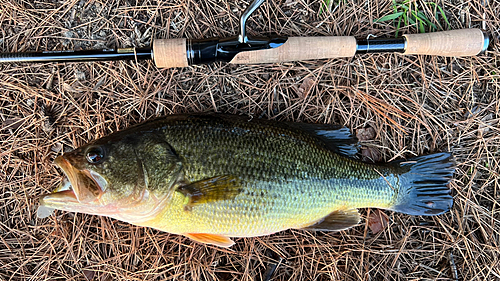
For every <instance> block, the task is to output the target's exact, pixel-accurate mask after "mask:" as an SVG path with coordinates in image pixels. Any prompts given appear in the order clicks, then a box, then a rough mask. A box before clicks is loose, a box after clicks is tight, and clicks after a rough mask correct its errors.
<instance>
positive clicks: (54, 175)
mask: <svg viewBox="0 0 500 281" xmlns="http://www.w3.org/2000/svg"><path fill="white" fill-rule="evenodd" d="M437 3H438V4H439V5H441V6H442V7H443V8H444V9H445V10H446V12H447V15H448V18H449V21H450V23H451V27H450V28H451V29H458V28H467V27H482V26H483V25H484V27H485V28H486V29H487V30H488V31H489V32H490V33H492V38H493V42H492V48H491V49H492V50H491V51H490V52H488V53H487V54H486V55H483V56H479V57H472V58H440V57H429V56H409V57H404V56H401V55H397V54H384V55H381V54H374V55H362V56H357V57H355V58H352V59H335V60H321V61H313V62H296V63H283V64H274V65H249V66H245V65H241V66H231V65H227V64H224V63H215V64H210V65H205V66H195V67H188V68H185V69H171V70H161V69H156V68H155V66H154V65H153V64H152V63H151V62H140V63H136V62H130V61H125V62H103V63H67V64H41V65H35V64H33V65H27V64H17V65H0V89H1V95H0V118H1V122H2V125H1V129H0V145H1V150H0V156H1V170H0V180H1V183H0V184H1V185H0V206H1V207H0V279H4V280H49V279H50V280H174V279H182V280H183V279H186V280H254V279H255V280H261V279H263V277H264V275H265V274H266V269H268V268H269V267H272V266H273V265H277V270H276V272H275V273H274V275H273V277H272V280H330V279H335V280H428V279H429V280H431V279H432V280H499V279H500V248H499V241H500V205H499V203H498V202H499V198H500V189H499V188H500V182H499V173H500V164H499V161H500V151H499V145H500V137H499V136H500V84H499V82H498V81H499V73H500V71H499V69H498V61H497V59H498V51H499V50H498V47H499V45H498V40H497V38H498V36H499V33H498V32H499V28H498V27H499V26H500V22H499V16H498V15H499V14H500V3H499V2H498V1H493V0H491V1H489V2H488V1H480V0H471V1H451V3H450V2H448V1H438V2H437ZM483 3H487V4H485V5H484V6H483ZM246 4H248V3H247V2H244V1H237V3H234V2H233V1H225V0H224V1H214V0H208V1H193V0H175V1H150V0H144V1H125V0H111V1H103V0H90V1H78V0H74V1H49V0H45V1H36V2H32V1H28V0H6V1H2V2H1V3H0V31H1V41H0V50H1V51H3V52H7V51H28V50H30V51H33V50H61V49H74V48H76V49H78V48H98V47H103V46H109V47H115V46H117V47H124V46H131V45H144V44H146V45H147V44H149V43H150V40H151V36H152V37H155V38H177V37H189V38H206V37H211V36H219V37H227V36H232V35H235V34H236V32H237V30H238V15H239V14H240V13H241V11H242V10H243V9H244V7H245V5H246ZM318 10H319V1H317V0H311V1H305V0H297V1H284V0H282V1H267V3H265V4H264V5H263V7H262V8H260V9H259V10H258V11H257V12H256V15H255V16H253V17H252V18H251V20H250V22H249V31H250V33H251V34H262V35H267V34H272V33H278V34H280V35H285V36H314V35H319V36H321V35H355V36H357V37H361V38H362V37H366V36H367V35H368V34H374V35H377V36H388V37H391V36H393V35H394V33H395V29H394V27H393V26H391V25H390V24H376V23H373V21H374V20H375V19H377V18H380V17H382V16H383V15H386V14H388V13H391V6H390V1H379V0H373V1H341V4H340V5H338V6H335V5H334V8H333V11H332V12H331V13H325V14H323V15H321V16H318ZM403 31H404V32H407V33H410V32H411V33H414V32H415V31H416V29H415V28H414V27H406V28H404V29H403ZM70 37H71V38H70ZM81 73H84V77H82V74H81ZM77 76H78V77H79V78H78V79H77ZM82 78H83V79H82ZM201 111H218V112H225V113H234V114H245V115H253V116H256V117H264V118H273V119H278V120H293V121H307V122H319V123H340V124H344V125H346V126H348V127H350V128H352V129H353V130H356V129H358V128H363V127H373V128H374V129H375V131H376V132H377V136H376V139H375V140H374V141H372V142H371V143H369V144H368V145H371V146H373V147H376V148H378V149H379V150H380V151H381V153H382V155H383V157H384V159H385V160H390V159H393V158H396V157H401V156H410V155H418V154H423V153H426V152H432V151H440V150H452V151H453V152H454V153H455V155H456V161H457V164H458V171H457V175H456V180H455V181H454V182H453V184H452V188H453V190H454V194H455V206H454V208H453V210H452V212H450V213H448V214H445V215H442V216H439V217H411V216H406V215H401V214H395V213H392V212H387V214H388V215H389V217H390V222H389V227H388V228H387V229H385V230H384V231H382V232H380V233H377V234H373V233H372V232H371V231H370V230H369V228H368V227H367V226H366V224H361V225H360V226H358V227H356V228H354V229H351V230H349V231H344V232H340V233H321V232H319V233H311V232H306V231H299V230H290V231H285V232H281V233H277V234H274V235H270V236H265V237H258V238H251V239H236V242H237V243H236V245H235V246H233V247H232V248H231V249H220V248H216V247H211V246H204V245H200V244H197V243H194V242H192V241H190V240H188V239H185V238H183V237H180V236H176V235H171V234H168V233H162V232H159V231H155V230H151V229H148V228H141V227H136V226H131V225H129V224H127V223H123V222H120V221H116V220H112V219H108V218H102V217H97V216H89V215H82V214H73V213H65V212H56V215H55V216H51V217H49V218H47V219H43V220H41V219H37V218H36V208H37V196H39V195H41V194H45V193H47V192H49V191H51V190H52V189H53V188H54V187H55V186H56V185H57V183H58V181H59V180H60V179H61V173H60V171H58V170H57V169H56V168H55V167H54V166H53V165H52V160H53V159H54V158H55V157H56V156H57V155H60V154H61V152H62V151H65V150H70V149H73V148H75V147H77V146H79V145H82V144H84V143H85V142H87V141H90V140H93V139H96V138H99V137H102V136H104V135H106V134H109V133H111V132H114V131H116V130H118V129H123V128H125V127H127V126H128V125H130V124H135V123H138V122H140V121H143V120H146V119H149V118H152V117H154V116H158V115H166V114H171V113H182V112H201ZM369 212H370V210H365V211H364V215H365V217H367V216H368V215H369ZM280 257H281V259H280Z"/></svg>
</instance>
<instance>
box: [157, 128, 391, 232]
mask: <svg viewBox="0 0 500 281" xmlns="http://www.w3.org/2000/svg"><path fill="white" fill-rule="evenodd" d="M179 123H180V124H171V125H168V127H165V128H164V129H163V132H164V134H165V138H166V139H167V142H168V143H169V144H170V145H171V146H172V147H173V149H174V150H175V151H176V153H177V154H178V155H184V156H183V158H184V159H183V162H184V163H189V164H188V165H186V166H185V167H184V168H185V169H184V172H185V176H186V178H187V179H188V181H190V182H195V181H198V180H202V179H204V178H210V177H213V176H217V175H226V174H237V175H238V176H239V177H240V178H241V179H242V180H243V182H244V192H242V193H241V194H240V195H238V196H236V197H235V198H234V199H233V200H231V201H220V202H213V203H209V204H203V205H200V206H196V207H194V208H193V209H192V210H191V211H190V212H183V211H181V210H182V208H183V207H182V206H184V204H185V202H184V201H183V198H182V197H181V198H174V201H175V202H176V203H174V204H172V206H171V207H170V208H168V209H166V210H165V211H164V213H163V215H162V216H163V218H162V217H161V216H160V217H159V219H158V220H157V221H158V226H157V228H162V229H168V230H167V231H169V232H173V233H185V232H188V233H189V232H193V230H194V229H196V231H197V232H204V233H219V234H224V235H229V236H254V235H256V234H261V235H262V234H269V233H273V232H277V231H280V230H283V229H287V228H291V227H299V226H303V225H304V224H308V223H309V224H312V223H313V222H315V221H317V220H319V219H320V218H322V217H324V216H327V215H328V214H329V213H331V212H332V211H333V210H336V209H343V208H353V207H354V208H356V207H369V206H370V205H380V206H383V205H388V204H389V203H390V202H391V200H392V199H393V197H394V192H392V190H389V189H388V187H387V184H386V182H385V181H383V180H382V179H381V178H380V175H379V174H377V173H376V172H369V171H367V169H366V168H364V169H360V167H359V164H358V163H357V162H354V161H351V160H349V159H342V160H343V161H342V160H341V159H338V158H339V156H338V155H336V154H334V153H332V152H331V151H329V150H327V149H325V148H323V147H321V146H317V145H316V146H315V145H311V144H314V143H315V142H316V140H314V139H313V138H311V137H308V136H301V135H298V134H294V133H293V132H290V131H286V130H283V129H278V130H276V131H273V130H271V129H270V128H264V129H262V128H255V127H252V126H248V127H244V128H238V129H239V130H236V131H235V130H234V129H233V128H234V126H235V124H228V125H227V127H224V126H221V125H220V124H218V126H217V127H216V128H214V126H211V125H209V124H206V125H205V124H204V125H205V126H200V125H197V126H198V128H199V130H186V128H187V127H190V126H193V125H192V124H190V121H189V120H188V121H185V120H183V121H180V122H179ZM243 125H246V124H243ZM248 132H252V133H248ZM290 144H292V145H290ZM306 155H307V157H306ZM245 156H247V157H245ZM207 158H208V159H210V160H211V161H210V163H211V165H207V164H206V161H205V159H207ZM229 160H230V161H229ZM339 164H340V165H339ZM363 165H366V164H363ZM379 169H380V168H379ZM348 171H352V172H351V173H349V172H348ZM356 171H357V172H356ZM361 171H364V175H363V172H361ZM360 172H361V173H360ZM382 172H384V171H382ZM386 173H387V172H386ZM359 177H361V178H370V177H371V178H374V180H371V182H370V180H367V181H360V180H358V179H357V178H359ZM345 178H347V179H345ZM349 178H356V180H349ZM277 179H283V180H282V181H278V180H277ZM284 182H285V183H284ZM378 186H380V187H381V188H377V187H378ZM382 190H385V191H383V192H381V191H382ZM261 192H265V197H261V196H260V194H261ZM318 194H321V200H318ZM176 200H177V201H176ZM176 204H177V206H178V207H177V208H174V207H173V206H174V205H176ZM164 218H165V219H164ZM166 218H178V219H179V220H180V222H172V221H171V219H169V220H168V221H169V223H168V224H169V225H163V224H162V222H163V221H167V220H166ZM207 220H209V222H210V223H207ZM183 221H189V224H187V225H185V224H184V223H182V222H183ZM190 228H192V229H190Z"/></svg>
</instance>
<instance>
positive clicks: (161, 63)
mask: <svg viewBox="0 0 500 281" xmlns="http://www.w3.org/2000/svg"><path fill="white" fill-rule="evenodd" d="M153 58H154V61H155V64H156V66H157V67H166V68H170V67H186V66H188V61H187V51H186V39H185V38H180V39H159V40H154V41H153Z"/></svg>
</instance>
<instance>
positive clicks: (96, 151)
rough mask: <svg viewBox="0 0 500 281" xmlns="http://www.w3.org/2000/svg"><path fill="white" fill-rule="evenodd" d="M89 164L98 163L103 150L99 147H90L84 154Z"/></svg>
mask: <svg viewBox="0 0 500 281" xmlns="http://www.w3.org/2000/svg"><path fill="white" fill-rule="evenodd" d="M85 158H87V161H88V162H89V163H90V164H99V163H101V162H102V160H103V159H104V150H103V149H102V148H101V147H92V148H90V149H89V150H88V151H87V154H86V155H85Z"/></svg>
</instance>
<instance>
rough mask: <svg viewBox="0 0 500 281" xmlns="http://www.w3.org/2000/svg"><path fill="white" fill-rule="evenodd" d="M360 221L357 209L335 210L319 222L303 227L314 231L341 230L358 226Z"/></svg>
mask: <svg viewBox="0 0 500 281" xmlns="http://www.w3.org/2000/svg"><path fill="white" fill-rule="evenodd" d="M359 221H360V216H359V213H358V210H357V209H349V210H343V211H334V212H333V213H331V214H329V215H328V216H326V217H324V218H323V219H321V220H319V221H318V222H316V223H314V224H312V225H310V226H306V227H304V228H302V229H306V230H314V231H340V230H345V229H348V228H351V227H353V226H356V225H357V224H358V223H359Z"/></svg>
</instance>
